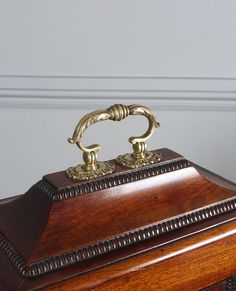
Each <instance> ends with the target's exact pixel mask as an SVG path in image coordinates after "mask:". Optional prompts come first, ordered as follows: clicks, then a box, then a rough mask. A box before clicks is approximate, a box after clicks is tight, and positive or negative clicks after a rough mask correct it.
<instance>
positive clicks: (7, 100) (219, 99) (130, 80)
mask: <svg viewBox="0 0 236 291" xmlns="http://www.w3.org/2000/svg"><path fill="white" fill-rule="evenodd" d="M117 102H120V103H126V104H128V103H133V102H135V103H137V102H140V103H145V104H147V105H149V106H151V107H152V108H158V109H162V110H210V111H212V110H219V111H225V110H226V111H232V110H233V111H235V110H236V77H235V78H234V77H207V76H195V77H194V76H76V75H70V76H69V75H0V108H32V109H33V108H50V109H54V108H55V109H56V108H65V109H70V108H80V109H83V108H85V109H87V108H98V107H101V106H102V107H104V106H107V105H110V104H113V103H117Z"/></svg>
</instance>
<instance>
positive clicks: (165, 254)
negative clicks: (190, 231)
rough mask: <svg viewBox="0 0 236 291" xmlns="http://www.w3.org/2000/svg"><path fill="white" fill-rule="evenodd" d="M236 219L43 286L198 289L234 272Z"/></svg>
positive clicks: (65, 287) (72, 288) (70, 288)
mask: <svg viewBox="0 0 236 291" xmlns="http://www.w3.org/2000/svg"><path fill="white" fill-rule="evenodd" d="M235 253H236V221H235V220H234V221H232V222H230V223H226V224H225V225H221V226H219V227H217V228H213V229H210V230H208V231H206V232H204V233H199V234H195V235H193V236H191V237H188V238H186V239H184V240H179V241H176V242H173V243H170V244H168V245H166V246H164V247H160V248H157V249H155V250H153V251H150V252H146V253H144V254H141V255H138V256H135V257H134V258H130V259H127V260H125V261H121V262H118V263H116V264H113V265H110V266H107V267H105V268H101V269H98V270H96V271H93V272H90V273H87V274H84V275H81V276H78V277H75V278H73V279H71V280H70V281H65V282H61V283H59V284H56V285H54V286H51V287H47V288H45V289H44V290H93V289H94V290H189V291H191V290H199V289H201V288H204V287H206V286H208V285H211V284H213V283H215V282H217V281H219V280H223V279H224V278H226V277H229V276H231V275H233V272H235V263H236V255H235Z"/></svg>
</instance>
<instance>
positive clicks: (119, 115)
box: [66, 104, 161, 181]
mask: <svg viewBox="0 0 236 291" xmlns="http://www.w3.org/2000/svg"><path fill="white" fill-rule="evenodd" d="M129 115H143V116H145V117H146V118H147V119H148V122H149V126H148V129H147V131H146V132H145V133H144V134H143V135H142V136H140V137H130V138H129V142H130V143H131V144H132V146H133V150H134V152H133V153H132V154H126V155H120V156H118V158H117V159H116V160H117V162H118V163H120V164H122V165H123V166H126V167H128V168H137V167H140V166H144V165H148V164H152V163H155V162H158V161H160V159H161V157H160V155H158V154H157V153H155V152H148V151H147V149H146V147H147V146H146V141H147V140H148V139H149V137H150V136H151V135H152V134H153V132H154V130H155V129H156V128H157V127H159V126H160V124H159V123H158V122H157V121H156V118H155V116H154V114H153V113H152V112H151V110H150V109H149V108H147V107H145V106H142V105H136V104H133V105H128V106H126V105H123V104H115V105H112V106H111V107H109V108H107V109H106V110H97V111H94V112H91V113H89V114H87V115H85V116H84V117H83V118H82V119H81V120H80V121H79V123H78V124H77V126H76V128H75V130H74V133H73V136H72V138H69V139H68V141H69V143H72V144H76V145H77V146H78V147H79V148H80V149H81V150H82V151H83V159H84V164H83V165H78V166H76V167H71V168H69V169H68V170H67V171H66V173H67V175H68V177H69V178H71V179H72V180H74V181H81V180H88V179H92V178H96V177H100V176H104V175H108V174H110V173H112V172H113V171H114V169H115V166H114V165H113V164H111V163H109V162H98V161H97V152H98V151H99V150H101V146H99V145H97V144H94V145H91V146H88V147H85V146H83V145H82V135H83V133H84V131H85V130H86V129H87V127H89V126H90V125H91V124H94V123H97V122H100V121H103V120H113V121H120V120H122V119H124V118H126V117H127V116H129Z"/></svg>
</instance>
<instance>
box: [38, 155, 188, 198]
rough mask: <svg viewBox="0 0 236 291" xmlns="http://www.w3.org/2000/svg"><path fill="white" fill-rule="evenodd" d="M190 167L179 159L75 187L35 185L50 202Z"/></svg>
mask: <svg viewBox="0 0 236 291" xmlns="http://www.w3.org/2000/svg"><path fill="white" fill-rule="evenodd" d="M190 166H192V164H191V163H190V162H189V161H188V160H186V159H183V158H182V159H180V160H177V161H173V162H166V163H164V164H156V165H154V166H153V165H152V166H149V167H145V168H141V169H138V170H132V171H129V172H125V173H122V174H120V173H118V174H114V175H109V176H108V177H100V178H99V179H96V180H92V181H85V182H81V183H79V184H77V185H75V186H70V187H68V188H64V189H60V190H57V189H56V188H55V187H53V185H51V184H50V183H49V182H47V181H46V180H44V179H43V180H41V181H39V182H38V183H36V184H35V186H36V187H37V188H39V189H40V190H41V191H42V192H43V193H45V194H47V195H48V196H49V197H50V198H51V199H52V200H64V199H69V198H73V197H75V196H78V195H82V194H86V193H91V192H95V191H98V190H103V189H108V188H111V187H115V186H118V185H122V184H127V183H131V182H135V181H139V180H142V179H146V178H149V177H153V176H157V175H161V174H164V173H169V172H173V171H176V170H179V169H184V168H188V167H190Z"/></svg>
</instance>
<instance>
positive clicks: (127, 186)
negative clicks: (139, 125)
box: [0, 149, 236, 290]
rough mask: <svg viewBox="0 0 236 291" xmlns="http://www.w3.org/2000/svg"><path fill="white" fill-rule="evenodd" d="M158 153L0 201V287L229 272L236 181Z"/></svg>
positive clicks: (118, 282) (235, 255) (59, 176)
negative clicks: (143, 162) (142, 163)
mask: <svg viewBox="0 0 236 291" xmlns="http://www.w3.org/2000/svg"><path fill="white" fill-rule="evenodd" d="M158 152H159V153H161V155H162V157H163V159H162V161H161V162H159V163H157V164H154V165H151V166H146V167H143V168H140V169H137V170H130V169H127V168H125V167H122V166H119V165H118V164H116V162H115V161H114V160H113V161H111V162H112V163H114V164H115V165H116V172H115V173H114V174H111V175H109V176H106V177H103V178H99V179H96V180H93V181H85V182H81V183H75V182H72V181H71V180H70V179H69V178H68V177H67V176H66V174H65V172H58V173H53V174H49V175H46V176H45V177H44V178H43V180H42V181H39V182H38V183H36V184H35V185H34V186H32V187H31V188H30V190H29V191H27V193H26V194H24V195H21V196H18V197H15V198H11V199H6V200H4V201H0V283H1V284H2V286H3V287H2V288H5V289H6V290H34V289H37V288H44V287H45V288H46V286H51V285H53V284H55V283H57V282H61V283H58V285H56V286H57V287H48V288H58V290H73V289H74V290H83V289H81V288H82V287H81V286H84V287H83V288H85V289H86V288H90V289H91V288H97V289H98V290H99V289H101V288H105V289H104V290H106V288H107V290H108V289H109V288H110V289H111V288H113V290H117V289H118V290H128V287H129V288H130V289H129V290H132V288H133V289H138V288H141V287H140V286H143V287H144V286H147V287H148V288H150V289H147V290H157V289H154V288H157V287H158V288H160V289H159V290H197V289H194V288H204V287H207V286H209V285H212V284H215V283H216V282H218V281H221V280H223V279H225V278H227V277H229V276H231V275H233V274H235V273H236V251H235V246H234V244H235V240H236V238H235V231H236V227H235V226H236V222H235V218H236V185H235V184H234V183H233V182H230V181H227V180H225V179H224V178H222V177H219V176H217V175H215V174H213V173H211V172H209V171H207V170H205V169H203V168H201V167H199V166H197V165H194V164H192V163H191V162H189V161H187V160H186V159H185V158H184V157H182V156H181V155H179V154H177V153H175V152H173V151H171V150H168V149H160V150H158ZM215 254H216V256H215ZM203 258H204V260H203ZM181 266H183V268H181ZM183 270H187V271H186V272H183ZM74 277H75V278H74ZM73 278H74V279H73ZM105 278H106V280H105ZM145 278H146V279H145ZM168 278H169V279H168ZM174 278H175V280H174ZM194 278H195V279H194ZM167 279H168V280H167ZM86 282H87V283H86ZM164 282H166V284H167V282H168V284H167V285H168V286H169V287H171V288H172V287H173V288H175V289H168V288H169V287H168V286H166V287H165V286H164ZM190 282H192V283H191V284H190ZM86 284H87V285H86ZM91 284H92V285H91ZM188 284H190V287H189V288H193V289H177V288H187V286H188ZM126 285H127V287H126ZM121 286H123V287H122V288H124V289H119V288H121ZM0 287H1V285H0ZM116 288H117V289H116ZM126 288H127V289H126ZM165 288H166V289H165ZM110 289H109V290H110ZM102 290H103V289H102ZM139 290H145V289H139Z"/></svg>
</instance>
